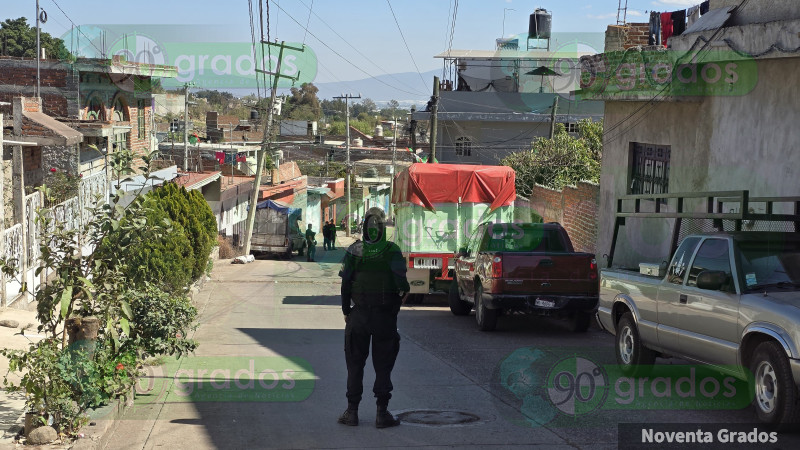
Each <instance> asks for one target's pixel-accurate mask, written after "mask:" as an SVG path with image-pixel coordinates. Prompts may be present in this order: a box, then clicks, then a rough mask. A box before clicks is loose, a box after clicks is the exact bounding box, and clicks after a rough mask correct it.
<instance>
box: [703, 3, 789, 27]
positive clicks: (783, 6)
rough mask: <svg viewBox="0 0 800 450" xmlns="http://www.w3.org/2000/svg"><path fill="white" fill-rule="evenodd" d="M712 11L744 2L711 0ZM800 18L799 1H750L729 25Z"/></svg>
mask: <svg viewBox="0 0 800 450" xmlns="http://www.w3.org/2000/svg"><path fill="white" fill-rule="evenodd" d="M710 1H711V3H710V5H709V7H710V8H711V9H716V8H722V7H723V6H737V5H739V4H740V3H742V0H710ZM798 18H800V8H798V4H797V0H769V1H764V0H760V1H749V2H747V4H746V5H745V6H744V8H743V9H742V10H741V11H739V12H737V13H735V14H734V16H733V18H732V20H731V22H730V23H729V25H743V24H747V23H763V22H771V21H777V20H789V19H798Z"/></svg>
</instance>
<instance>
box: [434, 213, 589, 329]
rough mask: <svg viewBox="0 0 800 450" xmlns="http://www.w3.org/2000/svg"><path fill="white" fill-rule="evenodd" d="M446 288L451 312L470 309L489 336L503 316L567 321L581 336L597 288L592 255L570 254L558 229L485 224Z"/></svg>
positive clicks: (569, 244)
mask: <svg viewBox="0 0 800 450" xmlns="http://www.w3.org/2000/svg"><path fill="white" fill-rule="evenodd" d="M454 271H455V276H454V280H453V283H452V284H451V286H450V295H449V303H450V310H451V311H452V312H453V314H455V315H457V316H465V315H467V314H469V313H470V311H472V309H473V308H475V318H476V319H477V321H478V327H479V328H480V329H481V330H483V331H491V330H494V328H495V326H496V325H497V316H498V315H500V314H501V313H503V312H527V313H534V314H539V315H553V316H558V317H566V318H569V319H570V320H571V325H572V329H573V330H574V331H586V329H587V328H588V327H589V323H590V321H591V318H592V316H593V315H594V312H595V311H596V310H597V302H598V297H599V290H600V284H599V279H598V276H597V261H596V260H595V256H594V255H593V254H591V253H582V252H575V251H574V249H573V247H572V242H571V241H570V239H569V236H568V235H567V232H566V230H564V228H563V227H561V225H560V224H558V223H546V224H542V223H495V224H491V223H487V224H483V225H481V226H479V227H478V228H477V230H476V231H475V233H473V235H472V237H471V238H470V240H469V242H468V244H467V247H465V248H462V249H460V251H459V254H458V255H457V258H456V263H455V270H454Z"/></svg>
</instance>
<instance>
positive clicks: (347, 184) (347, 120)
mask: <svg viewBox="0 0 800 450" xmlns="http://www.w3.org/2000/svg"><path fill="white" fill-rule="evenodd" d="M333 98H335V99H337V100H341V99H344V109H345V127H346V128H347V140H346V141H345V148H346V149H347V170H346V174H347V177H346V178H345V180H344V182H345V188H344V189H345V191H347V214H346V215H345V218H346V219H347V220H345V222H347V227H346V228H345V232H346V234H347V236H348V237H349V236H350V218H349V217H347V216H349V215H350V176H351V172H352V168H351V167H350V103H349V100H350V99H351V98H361V94H358V95H353V94H347V95H345V94H342V95H340V96H338V97H333Z"/></svg>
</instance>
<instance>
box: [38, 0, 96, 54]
mask: <svg viewBox="0 0 800 450" xmlns="http://www.w3.org/2000/svg"><path fill="white" fill-rule="evenodd" d="M50 1H52V2H53V4H54V5H56V8H58V10H59V11H61V14H64V17H66V18H67V20H69V23H71V24H72V26H73V27H75V29H77V30H78V33H80V34H81V35H82V36H83V37H84V38H86V41H87V42H89V43H90V44H92V47H94V48H95V49H97V51H98V52H100V55H101V56H103V57H105V53H106V52H105V50H100V49H99V48H97V46H96V45H94V42H92V40H91V39H89V37H88V36H86V35H85V34H83V31H81V27H80V26H79V25H75V22H73V21H72V19H70V18H69V16H68V15H67V13H66V12H64V10H63V9H61V6H59V5H58V3H56V0H50Z"/></svg>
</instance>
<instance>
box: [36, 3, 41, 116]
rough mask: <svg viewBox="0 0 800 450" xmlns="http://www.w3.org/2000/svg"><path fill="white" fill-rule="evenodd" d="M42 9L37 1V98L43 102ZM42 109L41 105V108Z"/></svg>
mask: <svg viewBox="0 0 800 450" xmlns="http://www.w3.org/2000/svg"><path fill="white" fill-rule="evenodd" d="M40 12H41V9H39V0H36V96H37V97H39V101H40V102H41V101H42V100H41V97H42V78H41V74H40V73H39V70H40V69H39V66H40V65H41V61H40V60H41V58H42V39H41V36H40V26H39V13H40ZM39 107H40V108H41V105H40V106H39Z"/></svg>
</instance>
